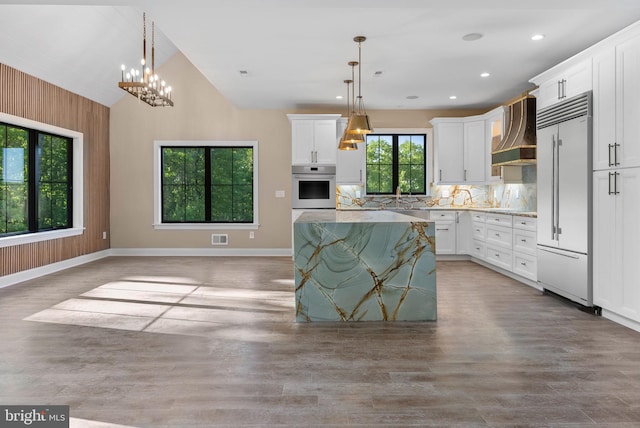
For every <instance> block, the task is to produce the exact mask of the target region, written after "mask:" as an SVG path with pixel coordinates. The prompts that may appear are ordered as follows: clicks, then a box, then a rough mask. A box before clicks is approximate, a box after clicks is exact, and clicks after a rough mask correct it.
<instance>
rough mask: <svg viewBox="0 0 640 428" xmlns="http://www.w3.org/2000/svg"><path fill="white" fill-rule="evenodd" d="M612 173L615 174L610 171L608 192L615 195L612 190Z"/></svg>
mask: <svg viewBox="0 0 640 428" xmlns="http://www.w3.org/2000/svg"><path fill="white" fill-rule="evenodd" d="M612 175H613V173H612V172H609V187H608V189H607V190H608V191H609V192H608V193H609V195H613V192H612V191H611V176H612Z"/></svg>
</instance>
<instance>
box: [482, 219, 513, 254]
mask: <svg viewBox="0 0 640 428" xmlns="http://www.w3.org/2000/svg"><path fill="white" fill-rule="evenodd" d="M486 236H487V237H486V241H487V244H493V245H498V246H500V247H504V248H508V249H511V248H512V246H513V229H511V228H510V227H502V226H493V225H489V224H487V235H486Z"/></svg>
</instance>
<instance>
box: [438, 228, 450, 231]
mask: <svg viewBox="0 0 640 428" xmlns="http://www.w3.org/2000/svg"><path fill="white" fill-rule="evenodd" d="M436 230H444V231H445V232H446V231H448V230H449V228H446V229H436Z"/></svg>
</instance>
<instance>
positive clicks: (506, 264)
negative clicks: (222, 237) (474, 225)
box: [485, 213, 513, 271]
mask: <svg viewBox="0 0 640 428" xmlns="http://www.w3.org/2000/svg"><path fill="white" fill-rule="evenodd" d="M485 224H486V241H485V242H486V247H487V261H488V262H489V263H491V264H494V265H496V266H498V267H500V268H502V269H504V270H507V271H511V270H512V267H513V244H512V241H513V228H512V224H513V220H512V216H511V215H505V214H495V213H487V217H486V223H485Z"/></svg>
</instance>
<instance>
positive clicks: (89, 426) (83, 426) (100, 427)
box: [69, 418, 136, 428]
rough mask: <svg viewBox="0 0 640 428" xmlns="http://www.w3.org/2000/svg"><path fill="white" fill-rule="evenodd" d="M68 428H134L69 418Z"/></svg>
mask: <svg viewBox="0 0 640 428" xmlns="http://www.w3.org/2000/svg"><path fill="white" fill-rule="evenodd" d="M69 428H136V427H133V426H129V425H118V424H110V423H107V422H98V421H90V420H88V419H79V418H69Z"/></svg>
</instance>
